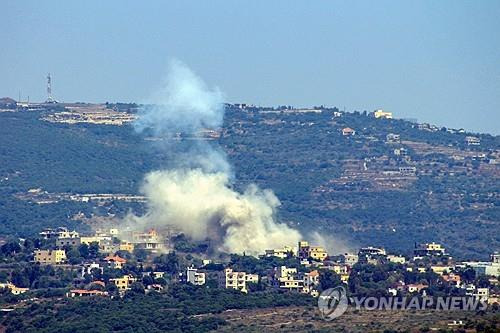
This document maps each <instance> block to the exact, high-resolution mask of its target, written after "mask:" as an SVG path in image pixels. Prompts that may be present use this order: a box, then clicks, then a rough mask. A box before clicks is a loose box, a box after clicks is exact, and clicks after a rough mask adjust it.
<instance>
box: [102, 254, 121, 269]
mask: <svg viewBox="0 0 500 333" xmlns="http://www.w3.org/2000/svg"><path fill="white" fill-rule="evenodd" d="M104 261H105V262H106V263H107V264H108V266H109V267H110V268H116V269H122V268H123V265H125V263H126V262H127V260H126V259H123V258H120V257H118V256H108V257H106V258H104Z"/></svg>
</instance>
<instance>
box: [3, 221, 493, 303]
mask: <svg viewBox="0 0 500 333" xmlns="http://www.w3.org/2000/svg"><path fill="white" fill-rule="evenodd" d="M175 237H177V238H179V237H181V238H182V239H184V238H183V235H180V236H179V235H174V234H160V233H159V232H157V231H156V230H155V229H150V230H147V231H145V232H138V231H122V230H119V229H118V228H110V229H106V230H96V231H95V232H93V233H92V234H88V235H82V234H80V233H78V232H76V231H70V230H68V229H67V228H65V227H59V228H56V229H45V230H43V231H42V232H40V233H39V237H38V238H37V239H36V240H35V241H34V243H35V244H36V245H38V246H39V247H40V248H35V249H34V250H33V252H32V253H31V255H30V256H28V257H29V258H31V259H30V265H35V266H39V267H48V266H51V267H53V268H56V269H58V270H63V271H65V272H70V277H71V279H70V280H68V281H70V283H69V285H67V286H66V289H65V290H66V292H65V294H64V295H65V296H66V297H69V298H74V297H94V296H102V297H123V296H124V295H126V293H127V292H140V293H151V292H159V293H162V292H164V291H165V290H167V289H168V288H169V286H170V285H171V284H177V283H180V284H188V285H193V286H198V287H202V288H203V287H207V288H224V289H234V290H238V291H240V292H241V293H252V291H254V290H263V289H266V288H268V289H275V290H281V291H283V292H291V293H301V294H308V295H311V296H312V297H318V296H319V294H320V292H321V291H322V290H323V289H325V288H326V287H329V284H332V283H337V282H338V283H340V284H342V283H343V284H345V285H346V287H347V286H350V284H351V283H353V281H354V280H356V279H357V278H358V276H357V275H359V274H361V273H362V270H360V268H359V267H372V268H373V267H377V266H379V267H382V266H384V267H386V268H387V269H388V271H389V272H390V271H394V272H396V271H399V272H401V271H402V272H406V273H405V274H409V276H412V277H413V278H412V281H413V282H412V283H410V282H405V278H402V276H401V274H399V275H398V274H394V275H390V277H389V278H388V279H387V280H389V281H390V283H389V284H388V287H387V289H386V290H385V291H384V293H385V294H386V295H388V296H403V295H422V296H426V295H428V294H429V292H430V295H432V291H431V288H434V289H435V287H436V286H435V285H436V283H437V284H438V285H440V286H441V287H442V286H445V287H446V288H440V289H439V290H440V292H443V290H445V291H446V292H448V293H450V294H454V295H463V296H470V297H475V298H479V299H480V300H481V301H483V302H487V303H488V304H495V303H499V302H500V299H499V297H500V293H499V292H500V288H499V277H500V254H499V253H493V254H491V256H490V261H489V262H481V261H455V260H454V259H453V257H451V256H450V255H449V254H448V253H447V251H446V249H445V248H444V247H443V246H442V245H441V244H437V243H434V242H430V243H425V244H415V248H414V253H413V256H412V257H407V256H406V257H405V256H403V255H399V254H395V253H388V252H386V250H385V249H383V248H376V247H363V248H361V249H359V251H357V252H356V253H354V252H353V253H337V254H329V253H328V252H327V251H326V249H325V248H323V247H321V246H316V245H313V244H309V243H308V242H307V241H300V242H299V243H298V244H297V246H296V247H292V246H289V247H288V246H287V247H283V248H276V249H268V250H266V251H265V252H264V253H262V254H260V255H259V256H258V258H256V257H252V256H239V259H238V260H240V262H239V263H237V264H235V265H233V264H234V263H235V261H234V260H233V261H231V260H227V258H226V259H211V258H209V257H208V256H207V255H202V256H198V255H197V254H196V253H192V254H191V253H187V255H186V256H185V258H184V259H182V258H181V259H179V253H176V252H175V248H173V247H172V239H175ZM23 242H26V240H22V239H20V240H19V243H18V244H17V246H16V244H15V243H12V242H11V243H5V244H3V245H2V247H1V252H2V254H3V255H4V259H3V264H2V271H3V272H5V271H6V270H5V267H8V265H7V264H6V262H8V261H9V258H8V254H9V253H10V254H11V255H12V256H15V255H16V254H18V253H19V252H22V247H23V246H24V247H26V245H25V244H23ZM32 242H33V240H32ZM186 252H188V251H186ZM194 252H196V251H194ZM75 253H76V254H75ZM219 258H221V257H219ZM245 258H246V259H245ZM185 259H188V260H185ZM245 260H247V261H251V262H254V263H255V262H257V263H263V264H262V265H263V266H265V268H264V269H253V268H251V265H250V266H248V267H249V269H246V270H245V269H238V268H237V267H241V263H242V262H245ZM360 272H361V273H360ZM14 275H15V273H13V272H10V273H8V274H5V273H4V274H3V275H2V276H1V277H0V279H2V280H3V281H1V283H0V288H4V290H8V291H10V293H12V294H13V295H21V294H24V293H29V292H33V291H36V289H37V285H36V284H37V283H34V284H32V285H29V283H26V282H21V283H20V284H23V285H18V284H19V282H17V281H23V279H20V278H19V276H16V277H14ZM403 275H404V274H403ZM406 280H408V278H407V277H406ZM16 282H17V283H18V284H16ZM431 284H433V286H431Z"/></svg>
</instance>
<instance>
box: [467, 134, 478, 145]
mask: <svg viewBox="0 0 500 333" xmlns="http://www.w3.org/2000/svg"><path fill="white" fill-rule="evenodd" d="M465 142H466V143H467V145H468V146H479V145H480V144H481V140H480V139H479V138H478V137H475V136H466V137H465Z"/></svg>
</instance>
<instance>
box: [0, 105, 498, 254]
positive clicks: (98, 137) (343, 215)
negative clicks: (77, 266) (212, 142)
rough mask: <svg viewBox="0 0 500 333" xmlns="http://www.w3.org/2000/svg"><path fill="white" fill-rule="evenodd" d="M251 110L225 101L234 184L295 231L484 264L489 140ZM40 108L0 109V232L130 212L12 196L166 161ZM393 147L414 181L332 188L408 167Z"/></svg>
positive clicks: (492, 140)
mask: <svg viewBox="0 0 500 333" xmlns="http://www.w3.org/2000/svg"><path fill="white" fill-rule="evenodd" d="M258 111H259V110H256V109H255V110H253V109H249V110H246V111H242V110H239V109H230V108H229V109H228V110H227V114H226V119H225V125H224V129H223V135H222V136H221V138H220V139H219V143H220V144H221V145H222V147H223V148H224V150H225V151H226V152H227V154H228V158H229V159H230V161H231V162H232V163H233V165H234V172H235V175H236V177H235V179H236V181H237V183H236V184H235V185H236V187H238V188H243V187H245V186H246V185H247V184H248V183H250V182H255V183H257V184H258V185H260V186H261V187H263V188H271V189H273V190H274V191H275V192H276V194H277V196H278V197H279V198H280V200H281V201H282V207H281V209H280V212H279V218H280V219H281V220H283V221H286V222H287V223H289V224H292V225H295V226H297V227H298V228H300V229H302V230H304V231H310V230H319V231H320V232H322V233H323V234H327V235H328V234H334V235H336V236H337V237H339V238H341V239H344V240H345V243H350V244H353V245H354V246H361V245H380V246H384V247H386V248H388V249H389V250H396V251H403V252H407V253H409V252H410V251H411V248H412V247H413V244H414V242H421V241H438V242H441V243H443V244H444V245H445V246H446V247H447V248H448V249H449V251H450V252H451V253H452V254H453V255H456V256H458V257H476V258H483V259H486V257H487V256H488V253H489V252H491V251H494V250H497V249H498V247H499V245H500V236H499V235H500V234H499V233H495V232H491V231H492V230H498V223H499V216H500V211H499V210H500V208H499V198H498V184H499V183H498V169H494V168H495V167H494V166H493V167H492V166H489V167H488V166H487V163H488V158H493V157H494V155H495V154H496V153H498V149H499V147H500V138H499V137H498V136H496V137H495V136H491V135H477V136H479V137H480V139H481V146H479V147H468V146H466V144H465V136H466V135H470V134H465V133H448V132H447V131H446V130H445V129H441V130H437V131H425V130H419V129H418V128H417V127H416V125H415V124H413V123H411V122H407V121H403V120H388V119H374V118H373V117H370V116H369V115H366V114H364V113H347V114H344V115H342V117H333V116H332V114H333V112H334V111H338V110H333V109H331V110H326V111H325V112H323V113H319V114H316V113H305V114H289V113H281V114H280V113H270V114H264V113H259V112H258ZM44 112H47V111H44ZM49 112H51V111H49ZM42 115H43V112H15V113H14V112H5V113H0V141H1V143H2V144H1V145H0V156H1V163H0V212H1V214H0V234H2V235H19V236H23V237H25V236H29V235H32V234H33V233H36V232H38V231H40V229H42V228H43V227H46V226H58V225H68V226H70V227H71V228H73V227H76V228H77V229H80V230H82V229H83V230H84V229H85V226H83V225H81V224H79V222H78V221H76V220H73V219H70V217H71V216H73V215H74V214H75V213H78V212H83V213H84V214H85V215H87V216H91V215H106V214H107V213H113V214H118V215H120V214H125V213H126V212H127V211H128V209H130V208H131V207H133V206H132V205H130V204H126V203H123V202H114V203H111V204H109V205H107V206H100V207H96V206H95V205H92V204H83V203H75V202H59V203H57V204H47V205H37V204H32V203H29V202H26V201H21V200H19V199H17V198H15V197H14V196H13V195H14V194H15V193H18V192H25V191H27V190H28V189H30V188H38V187H41V188H43V189H44V190H46V191H49V192H77V193H109V192H111V193H137V192H138V191H139V187H140V183H141V180H142V177H143V175H144V174H145V173H146V172H147V171H149V170H154V169H156V168H159V167H163V166H167V165H169V163H170V162H172V159H171V156H172V154H171V152H169V151H168V150H165V149H162V147H161V146H160V145H157V144H155V143H154V142H153V143H152V142H151V141H145V140H144V138H143V137H141V136H139V135H138V134H136V133H135V132H134V131H133V129H132V128H131V127H130V126H120V127H119V126H104V125H84V124H80V125H67V124H54V123H48V122H44V121H40V120H39V118H40V117H41V116H42ZM344 127H351V128H353V129H355V130H356V132H357V133H356V135H355V136H353V137H344V136H342V134H341V129H342V128H344ZM388 133H398V134H400V135H401V138H402V140H406V141H411V142H420V143H427V144H430V145H431V146H433V147H444V148H451V149H454V150H455V151H457V152H464V151H470V152H473V153H481V152H482V153H484V154H485V156H486V160H485V161H476V160H471V158H469V157H467V158H465V160H463V161H457V160H454V159H452V156H451V155H450V154H447V153H443V152H442V151H439V152H436V153H434V154H422V153H419V152H416V151H415V150H414V149H413V148H411V147H409V146H406V145H396V146H393V145H388V144H385V142H384V141H385V137H386V135H387V134H388ZM403 146H404V147H406V148H407V149H408V151H409V155H410V157H411V160H412V163H415V165H417V167H418V169H419V172H418V177H417V178H416V180H415V181H411V182H409V183H408V184H405V185H404V186H402V187H401V188H397V189H394V190H391V189H380V188H378V187H377V186H375V185H374V184H373V181H372V180H371V179H368V180H357V179H349V182H348V183H347V184H345V185H331V181H332V180H339V179H340V177H342V176H344V173H345V170H346V165H347V161H361V163H363V162H366V161H368V162H366V163H367V165H369V164H370V163H374V162H371V161H372V160H373V159H377V158H380V159H384V158H386V160H385V162H380V163H381V166H380V169H381V170H386V169H387V170H391V169H397V168H398V167H399V166H404V165H406V164H405V162H403V161H401V160H400V159H398V158H395V157H394V156H393V153H392V151H393V149H394V147H403ZM412 165H413V164H412ZM492 168H493V169H492ZM421 170H422V171H421ZM464 170H466V171H464ZM492 170H493V171H492ZM452 171H453V172H452ZM322 188H327V189H328V190H327V191H321V190H320V189H322ZM133 209H139V208H137V207H136V206H134V207H133ZM332 247H335V244H334V245H333V246H332Z"/></svg>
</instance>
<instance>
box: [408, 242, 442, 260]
mask: <svg viewBox="0 0 500 333" xmlns="http://www.w3.org/2000/svg"><path fill="white" fill-rule="evenodd" d="M413 253H414V255H415V256H416V257H425V256H442V255H445V254H446V250H445V248H444V247H443V246H442V245H441V244H438V243H434V242H432V243H424V244H416V243H415V249H414V250H413Z"/></svg>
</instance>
